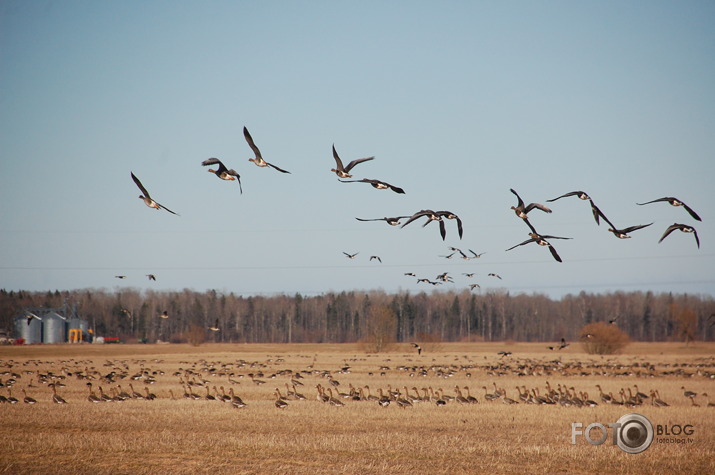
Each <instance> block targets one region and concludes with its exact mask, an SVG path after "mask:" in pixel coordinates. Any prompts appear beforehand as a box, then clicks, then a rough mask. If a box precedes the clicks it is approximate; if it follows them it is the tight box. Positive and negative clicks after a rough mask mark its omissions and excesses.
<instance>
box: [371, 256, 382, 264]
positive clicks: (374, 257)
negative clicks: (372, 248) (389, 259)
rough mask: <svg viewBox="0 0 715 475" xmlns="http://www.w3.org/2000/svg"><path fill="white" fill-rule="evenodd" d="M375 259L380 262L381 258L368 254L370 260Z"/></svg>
mask: <svg viewBox="0 0 715 475" xmlns="http://www.w3.org/2000/svg"><path fill="white" fill-rule="evenodd" d="M373 259H377V260H378V262H380V263H381V264H382V259H380V256H370V260H373Z"/></svg>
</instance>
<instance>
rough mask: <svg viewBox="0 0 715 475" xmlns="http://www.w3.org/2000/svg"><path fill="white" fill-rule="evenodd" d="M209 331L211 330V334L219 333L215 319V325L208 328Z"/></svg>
mask: <svg viewBox="0 0 715 475" xmlns="http://www.w3.org/2000/svg"><path fill="white" fill-rule="evenodd" d="M209 330H211V331H212V332H217V331H221V329H220V328H219V326H218V318H217V319H216V323H214V326H212V327H209Z"/></svg>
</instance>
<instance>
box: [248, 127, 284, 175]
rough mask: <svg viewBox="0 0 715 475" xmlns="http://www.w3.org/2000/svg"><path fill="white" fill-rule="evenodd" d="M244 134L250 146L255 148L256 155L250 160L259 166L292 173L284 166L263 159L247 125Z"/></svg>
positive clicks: (252, 148)
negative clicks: (283, 167)
mask: <svg viewBox="0 0 715 475" xmlns="http://www.w3.org/2000/svg"><path fill="white" fill-rule="evenodd" d="M243 136H244V137H245V138H246V142H248V146H249V147H251V150H253V153H254V154H255V155H256V156H255V157H254V158H249V159H248V161H249V162H253V163H255V164H256V165H257V166H259V167H271V168H275V169H276V170H278V171H279V172H281V173H290V172H289V171H287V170H283V169H282V168H279V167H277V166H275V165H273V164H272V163H268V162H267V161H265V160H263V157H261V151H260V150H259V149H258V147H256V144H255V143H253V137H251V134H249V133H248V129H247V128H246V127H244V128H243Z"/></svg>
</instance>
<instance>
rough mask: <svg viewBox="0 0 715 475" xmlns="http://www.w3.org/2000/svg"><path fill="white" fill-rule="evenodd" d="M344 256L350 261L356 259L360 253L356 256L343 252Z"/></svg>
mask: <svg viewBox="0 0 715 475" xmlns="http://www.w3.org/2000/svg"><path fill="white" fill-rule="evenodd" d="M343 254H345V257H347V258H348V259H355V256H357V255H358V254H360V252H359V251H358V252H356V253H355V254H348V253H347V252H345V251H343Z"/></svg>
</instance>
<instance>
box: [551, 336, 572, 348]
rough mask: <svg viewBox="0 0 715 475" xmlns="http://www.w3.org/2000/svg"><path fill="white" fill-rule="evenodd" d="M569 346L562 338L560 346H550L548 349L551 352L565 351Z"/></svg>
mask: <svg viewBox="0 0 715 475" xmlns="http://www.w3.org/2000/svg"><path fill="white" fill-rule="evenodd" d="M568 346H569V344H568V343H566V340H565V339H563V338H562V339H561V343H559V346H549V347H547V348H548V349H550V350H563V349H564V348H566V347H568Z"/></svg>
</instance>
